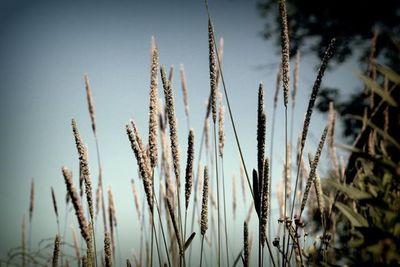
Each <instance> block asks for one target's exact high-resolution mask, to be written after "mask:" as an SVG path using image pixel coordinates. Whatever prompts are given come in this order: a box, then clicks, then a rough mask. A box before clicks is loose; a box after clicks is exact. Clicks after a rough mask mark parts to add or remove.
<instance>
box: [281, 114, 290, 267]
mask: <svg viewBox="0 0 400 267" xmlns="http://www.w3.org/2000/svg"><path fill="white" fill-rule="evenodd" d="M287 126H288V121H287V107H285V190H284V204H283V209H284V215H283V217H284V218H283V223H284V226H283V254H282V257H285V244H286V243H285V240H286V214H287V211H286V208H287V206H286V200H287V182H288V179H287V178H288V175H287V173H286V172H287V170H288V146H287V144H288V127H287ZM288 243H289V238H288ZM285 263H286V262H285V261H284V258H282V264H283V266H285Z"/></svg>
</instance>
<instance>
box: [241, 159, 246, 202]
mask: <svg viewBox="0 0 400 267" xmlns="http://www.w3.org/2000/svg"><path fill="white" fill-rule="evenodd" d="M240 182H241V183H240V184H241V187H242V195H243V203H245V202H246V188H245V177H244V167H243V162H242V161H240Z"/></svg>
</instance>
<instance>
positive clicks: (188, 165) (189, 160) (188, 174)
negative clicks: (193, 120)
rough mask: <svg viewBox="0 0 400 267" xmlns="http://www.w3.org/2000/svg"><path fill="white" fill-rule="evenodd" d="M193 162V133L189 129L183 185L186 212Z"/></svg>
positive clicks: (190, 188) (191, 185)
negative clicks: (184, 181)
mask: <svg viewBox="0 0 400 267" xmlns="http://www.w3.org/2000/svg"><path fill="white" fill-rule="evenodd" d="M193 161H194V131H193V129H190V131H189V137H188V150H187V160H186V179H185V180H186V183H185V204H186V210H187V209H188V207H189V199H190V194H191V193H192V187H193Z"/></svg>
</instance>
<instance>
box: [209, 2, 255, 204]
mask: <svg viewBox="0 0 400 267" xmlns="http://www.w3.org/2000/svg"><path fill="white" fill-rule="evenodd" d="M205 6H206V11H207V16H208V19H209V21H211V22H212V19H211V15H210V11H209V8H208V1H207V0H205ZM213 39H214V40H215V34H214V30H213ZM214 45H215V53H216V55H217V63H218V68H219V75H220V76H221V81H222V87H223V88H224V95H225V99H226V105H227V106H228V111H229V118H230V121H231V124H232V128H233V133H234V135H235V141H236V145H237V147H238V150H239V154H240V160H241V161H242V164H243V168H244V172H245V174H246V179H247V184H248V186H249V189H250V192H251V196H252V199H254V194H253V188H252V186H251V183H250V178H249V174H248V172H247V168H246V163H245V161H244V157H243V153H242V148H241V146H240V142H239V137H238V134H237V131H236V126H235V122H234V118H233V114H232V110H231V105H230V102H229V96H228V92H227V89H226V85H225V79H224V74H223V71H222V66H221V62H220V60H219V57H218V48H217V46H216V44H214Z"/></svg>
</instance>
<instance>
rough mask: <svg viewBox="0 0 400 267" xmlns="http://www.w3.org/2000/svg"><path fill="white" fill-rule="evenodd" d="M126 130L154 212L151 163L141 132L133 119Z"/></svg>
mask: <svg viewBox="0 0 400 267" xmlns="http://www.w3.org/2000/svg"><path fill="white" fill-rule="evenodd" d="M126 132H127V134H128V138H129V141H130V142H131V147H132V150H133V152H134V154H135V157H136V161H137V164H138V168H139V172H140V176H141V177H142V181H143V187H144V191H145V193H146V198H147V204H148V205H149V208H150V211H151V212H153V188H152V184H153V181H152V178H151V174H150V165H149V164H148V159H147V156H146V153H145V151H143V150H142V149H143V144H142V143H141V139H140V134H139V132H138V130H137V128H136V126H135V124H134V122H133V121H132V122H131V124H127V125H126Z"/></svg>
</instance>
